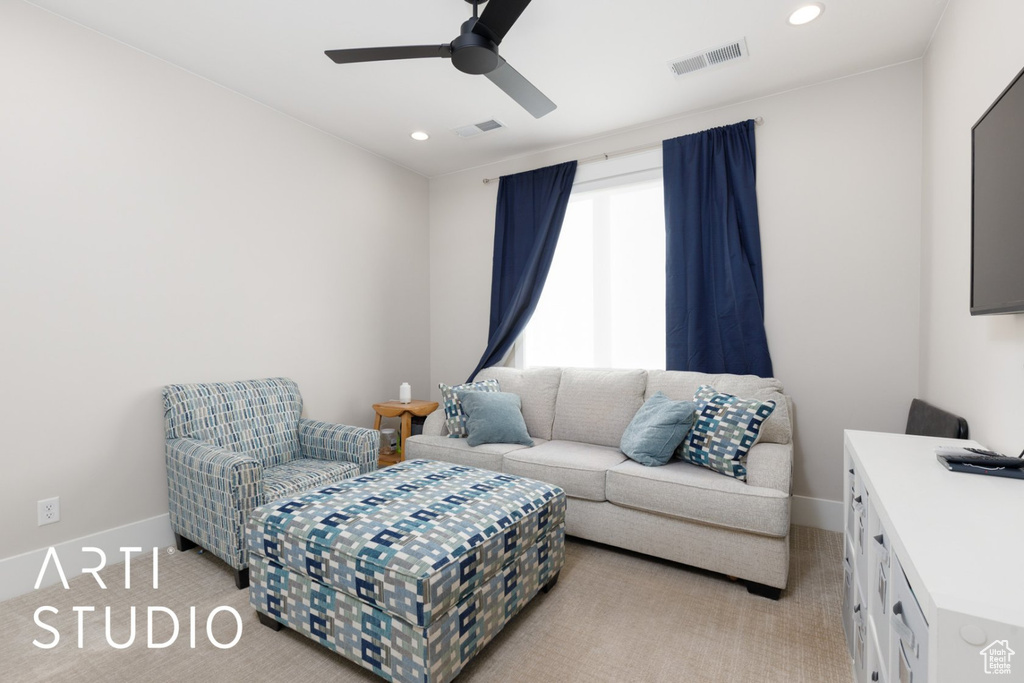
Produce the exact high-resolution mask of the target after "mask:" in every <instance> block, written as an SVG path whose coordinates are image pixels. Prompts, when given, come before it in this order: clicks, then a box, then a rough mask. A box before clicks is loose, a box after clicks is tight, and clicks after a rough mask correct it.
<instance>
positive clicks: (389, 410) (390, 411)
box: [373, 401, 437, 467]
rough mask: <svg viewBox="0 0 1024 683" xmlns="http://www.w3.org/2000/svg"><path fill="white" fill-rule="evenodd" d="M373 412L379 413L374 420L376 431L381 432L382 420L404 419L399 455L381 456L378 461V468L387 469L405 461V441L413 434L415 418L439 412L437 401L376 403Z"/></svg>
mask: <svg viewBox="0 0 1024 683" xmlns="http://www.w3.org/2000/svg"><path fill="white" fill-rule="evenodd" d="M373 410H374V412H376V413H377V417H375V418H374V420H373V428H374V429H376V430H380V421H381V418H385V417H400V418H402V432H401V441H399V442H398V453H396V454H395V455H381V456H379V457H378V460H377V466H378V467H386V466H387V465H394V464H395V463H399V462H402V461H403V460H405V440H406V439H408V438H409V434H410V433H411V432H412V418H413V416H414V415H415V416H416V417H426V416H427V415H430V414H431V413H432V412H434V411H435V410H437V401H410V402H409V403H402V402H401V401H386V402H384V403H374V404H373Z"/></svg>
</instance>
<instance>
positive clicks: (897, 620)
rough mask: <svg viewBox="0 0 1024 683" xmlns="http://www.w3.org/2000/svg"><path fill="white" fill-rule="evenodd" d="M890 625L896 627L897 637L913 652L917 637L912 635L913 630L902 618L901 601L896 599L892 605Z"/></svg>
mask: <svg viewBox="0 0 1024 683" xmlns="http://www.w3.org/2000/svg"><path fill="white" fill-rule="evenodd" d="M891 621H892V626H893V628H894V629H896V633H898V634H899V637H900V638H901V639H902V640H903V641H904V642H905V643H906V644H907V646H908V648H909V649H910V650H911V651H912V652H913V651H915V650H916V648H917V639H916V638H915V637H914V631H913V630H911V628H910V626H909V625H908V624H907V622H906V620H905V619H904V618H903V602H902V601H898V602H897V603H896V604H895V605H893V606H892V620H891Z"/></svg>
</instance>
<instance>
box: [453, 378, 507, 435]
mask: <svg viewBox="0 0 1024 683" xmlns="http://www.w3.org/2000/svg"><path fill="white" fill-rule="evenodd" d="M437 387H438V388H439V389H440V390H441V402H442V404H443V405H444V421H445V424H447V425H448V436H449V437H450V438H452V439H462V438H465V437H466V413H465V412H463V410H462V395H463V394H466V393H469V392H472V391H501V389H500V388H498V380H496V379H485V380H482V381H480V382H472V383H467V384H460V385H458V386H455V387H450V386H448V385H447V384H438V385H437Z"/></svg>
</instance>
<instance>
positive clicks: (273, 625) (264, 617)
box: [256, 612, 284, 631]
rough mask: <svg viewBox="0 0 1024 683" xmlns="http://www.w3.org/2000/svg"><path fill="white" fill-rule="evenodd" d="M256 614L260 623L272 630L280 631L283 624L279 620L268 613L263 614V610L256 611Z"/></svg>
mask: <svg viewBox="0 0 1024 683" xmlns="http://www.w3.org/2000/svg"><path fill="white" fill-rule="evenodd" d="M256 616H258V617H259V618H260V623H261V624H263V625H264V626H266V627H267V628H269V629H271V630H273V631H280V630H281V628H282V627H283V626H284V625H283V624H282V623H281V622H280V621H278V620H277V619H275V618H274V617H272V616H270V615H268V614H264V613H263V612H256Z"/></svg>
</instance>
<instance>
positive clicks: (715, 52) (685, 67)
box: [668, 38, 747, 76]
mask: <svg viewBox="0 0 1024 683" xmlns="http://www.w3.org/2000/svg"><path fill="white" fill-rule="evenodd" d="M746 56H747V39H746V38H740V39H739V40H737V41H736V42H734V43H729V44H727V45H719V46H718V47H713V48H711V49H710V50H702V51H700V52H697V53H695V54H692V55H687V56H685V57H680V58H679V59H674V60H672V61H671V62H669V63H668V68H670V69H672V73H674V74H675V75H676V76H685V75H686V74H692V73H693V72H695V71H706V70H707V69H710V68H712V67H715V66H720V65H722V64H727V63H729V62H734V61H736V60H737V59H743V58H744V57H746Z"/></svg>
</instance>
